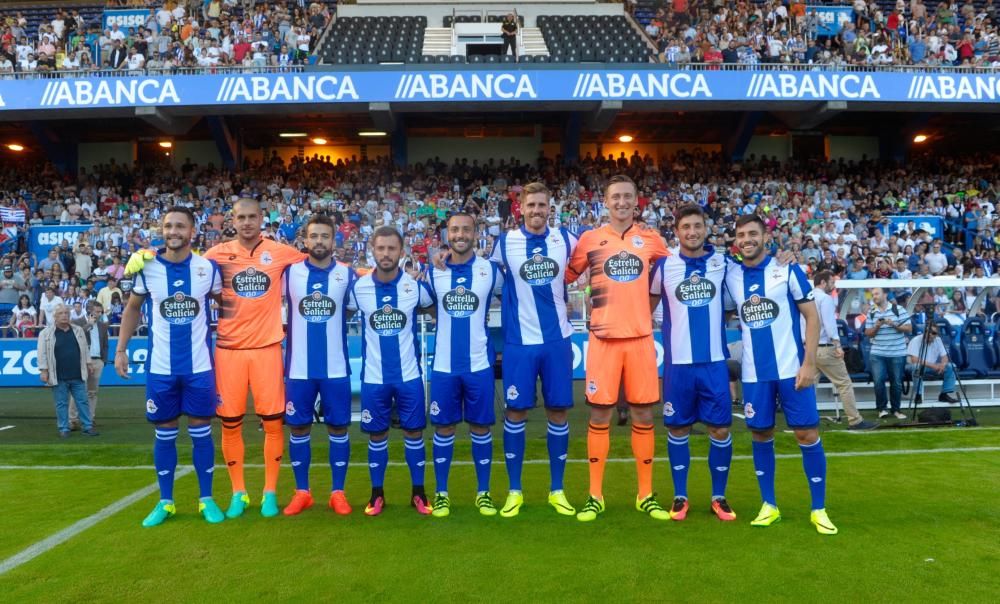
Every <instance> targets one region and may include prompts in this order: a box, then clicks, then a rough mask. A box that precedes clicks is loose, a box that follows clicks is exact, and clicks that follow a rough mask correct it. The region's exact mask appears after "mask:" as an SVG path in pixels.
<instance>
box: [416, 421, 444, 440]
mask: <svg viewBox="0 0 1000 604" xmlns="http://www.w3.org/2000/svg"><path fill="white" fill-rule="evenodd" d="M434 431H435V432H436V433H438V434H440V435H441V436H452V435H453V434H455V424H452V425H450V426H437V427H436V428H434ZM411 438H412V437H411Z"/></svg>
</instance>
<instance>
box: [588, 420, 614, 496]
mask: <svg viewBox="0 0 1000 604" xmlns="http://www.w3.org/2000/svg"><path fill="white" fill-rule="evenodd" d="M610 429H611V427H610V425H608V424H595V423H593V422H591V423H590V425H588V426H587V458H588V459H589V460H590V494H591V495H592V496H594V497H596V498H598V499H601V498H602V497H603V496H604V464H605V462H606V461H607V459H608V447H609V446H610V444H611V442H610V434H609V431H610Z"/></svg>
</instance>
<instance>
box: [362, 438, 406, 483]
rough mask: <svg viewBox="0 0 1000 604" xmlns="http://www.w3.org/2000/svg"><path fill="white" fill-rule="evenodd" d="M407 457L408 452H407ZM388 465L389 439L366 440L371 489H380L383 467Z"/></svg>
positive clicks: (382, 479) (383, 478)
mask: <svg viewBox="0 0 1000 604" xmlns="http://www.w3.org/2000/svg"><path fill="white" fill-rule="evenodd" d="M407 457H409V451H407ZM387 465H389V439H388V438H387V439H385V440H379V441H375V440H371V439H369V440H368V475H369V476H370V477H371V479H372V488H373V489H381V488H382V486H383V484H384V483H385V467H386V466H387Z"/></svg>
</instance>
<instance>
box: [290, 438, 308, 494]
mask: <svg viewBox="0 0 1000 604" xmlns="http://www.w3.org/2000/svg"><path fill="white" fill-rule="evenodd" d="M310 440H311V436H310V435H309V434H303V435H302V436H297V435H295V434H292V435H290V436H289V437H288V457H289V459H291V460H292V473H293V474H295V489H296V490H299V491H308V490H309V465H310V464H311V463H312V446H311V445H310Z"/></svg>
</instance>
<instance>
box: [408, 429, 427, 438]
mask: <svg viewBox="0 0 1000 604" xmlns="http://www.w3.org/2000/svg"><path fill="white" fill-rule="evenodd" d="M403 436H405V437H406V438H423V437H424V431H423V430H416V431H414V430H403Z"/></svg>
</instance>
